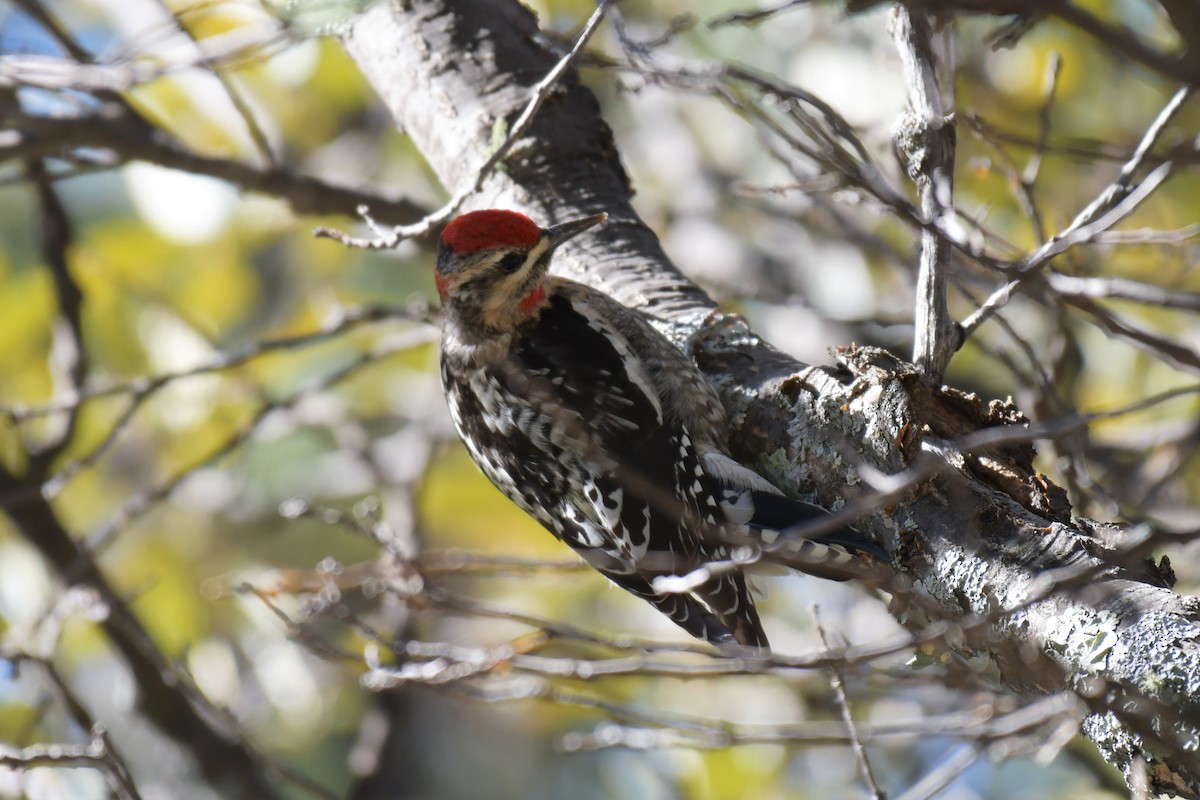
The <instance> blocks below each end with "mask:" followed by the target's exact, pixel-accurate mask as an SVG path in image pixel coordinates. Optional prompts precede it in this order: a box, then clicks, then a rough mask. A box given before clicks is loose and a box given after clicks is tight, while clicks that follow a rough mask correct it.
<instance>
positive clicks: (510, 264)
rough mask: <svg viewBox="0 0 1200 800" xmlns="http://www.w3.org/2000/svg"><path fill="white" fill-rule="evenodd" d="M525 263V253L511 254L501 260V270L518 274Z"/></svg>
mask: <svg viewBox="0 0 1200 800" xmlns="http://www.w3.org/2000/svg"><path fill="white" fill-rule="evenodd" d="M524 263H525V254H524V253H509V254H508V255H506V256H505V257H504V258H502V259H500V269H502V270H503V271H504V272H516V271H517V270H518V269H520V268H521V265H522V264H524Z"/></svg>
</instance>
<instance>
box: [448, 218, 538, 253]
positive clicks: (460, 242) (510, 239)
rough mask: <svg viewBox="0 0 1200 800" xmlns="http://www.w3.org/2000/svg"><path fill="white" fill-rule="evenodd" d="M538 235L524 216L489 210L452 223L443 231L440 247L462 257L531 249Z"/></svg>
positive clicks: (530, 221)
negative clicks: (484, 251)
mask: <svg viewBox="0 0 1200 800" xmlns="http://www.w3.org/2000/svg"><path fill="white" fill-rule="evenodd" d="M541 236H542V231H541V228H539V227H538V226H537V223H536V222H534V221H533V220H531V219H530V218H529V217H527V216H525V215H524V214H518V213H517V212H516V211H503V210H500V209H494V208H491V209H486V210H484V211H471V212H468V213H466V214H463V215H462V216H461V217H458V218H456V219H454V220H453V221H451V223H450V224H449V225H447V226H446V228H445V230H443V231H442V244H444V245H445V246H446V247H448V248H450V250H451V251H452V252H455V253H458V254H460V255H461V254H463V253H474V252H475V251H476V250H482V249H484V248H486V247H533V246H534V245H535V244H537V243H538V239H540V238H541Z"/></svg>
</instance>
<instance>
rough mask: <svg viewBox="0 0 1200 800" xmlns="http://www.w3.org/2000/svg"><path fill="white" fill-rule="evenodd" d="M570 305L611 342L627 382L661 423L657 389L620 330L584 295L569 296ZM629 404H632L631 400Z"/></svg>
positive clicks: (661, 412) (660, 408)
mask: <svg viewBox="0 0 1200 800" xmlns="http://www.w3.org/2000/svg"><path fill="white" fill-rule="evenodd" d="M571 306H572V307H573V308H574V309H575V310H576V311H577V312H579V315H580V316H582V317H583V318H584V319H586V320H587V323H588V327H590V328H591V329H592V330H594V331H596V332H597V333H600V334H602V335H603V336H604V337H605V338H606V339H608V341H609V342H610V343H611V344H612V347H613V349H614V350H616V351H617V353H618V354H619V355H620V359H621V363H622V364H623V365H624V367H625V376H626V377H627V378H628V379H629V382H630V383H631V384H633V385H634V386H636V387H637V388H638V389H639V390H640V391H641V393H642V394H643V395H645V397H646V400H647V401H648V402H649V403H650V405H651V406H652V407H653V408H654V414H655V419H656V420H657V422H658V423H659V424H660V425H661V424H662V423H663V409H662V402H661V400H660V399H659V396H658V389H657V388H656V387H655V385H654V381H652V380H651V379H650V376H649V375H648V374H647V373H646V371H645V370H644V369H643V362H642V360H641V359H640V358H637V357H635V356H634V354H633V347H632V346H631V345H630V344H629V340H628V339H627V338H625V335H624V334H623V333H621V332H620V331H618V330H616V329H615V328H613V327H612V326H610V325H609V324H608V323H607V322H606V321H605V320H604V319H603V318H602V317H600V316H598V315H597V314H596V313H595V312H594V311H593V309H592V307H591V304H590V303H589V302H588V301H587V298H584V297H573V298H571ZM627 402H629V405H633V402H632V401H627Z"/></svg>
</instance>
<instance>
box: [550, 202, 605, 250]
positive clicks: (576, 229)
mask: <svg viewBox="0 0 1200 800" xmlns="http://www.w3.org/2000/svg"><path fill="white" fill-rule="evenodd" d="M606 219H608V214H605V213H604V212H603V211H602V212H600V213H599V214H593V215H592V216H590V217H582V218H581V219H573V220H571V221H570V222H560V223H558V224H557V225H551V226H550V227H549V228H545V229H543V231H542V235H543V236H545V237H546V239H547V240H549V242H550V249H551V250H553V249H554V248H556V247H558V246H559V245H560V244H562V243H563V242H565V241H566V240H567V239H570V238H572V237H574V236H577V235H578V234H581V233H583V232H584V231H586V230H587V229H588V228H590V227H592V226H593V225H599V224H600V223H601V222H604V220H606Z"/></svg>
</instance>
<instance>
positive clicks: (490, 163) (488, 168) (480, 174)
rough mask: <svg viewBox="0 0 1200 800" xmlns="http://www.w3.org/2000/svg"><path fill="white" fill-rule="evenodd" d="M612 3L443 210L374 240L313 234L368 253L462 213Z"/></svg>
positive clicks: (605, 3)
mask: <svg viewBox="0 0 1200 800" xmlns="http://www.w3.org/2000/svg"><path fill="white" fill-rule="evenodd" d="M612 4H613V0H600V3H599V4H597V6H596V10H595V11H593V12H592V15H591V17H589V18H588V21H587V23H586V24H585V25H584V26H583V30H582V31H581V32H580V34H579V38H578V39H576V41H575V46H574V47H572V48H571V49H570V51H568V53H567V54H566V55H565V56H563V57H562V58H561V59H559V61H558V63H557V64H555V65H554V67H553V69H551V70H550V71H549V72H548V73H546V77H544V78H542V79H541V80H540V81H538V82H537V84H535V85H534V87H533V89H532V90H531V91H530V97H529V102H528V103H526V104H525V108H524V109H523V110H522V111H521V114H520V116H518V117H517V119H516V121H515V122H513V124H512V127H511V128H510V129H509V131H508V135H507V136H505V137H504V141H503V142H501V143H500V146H499V147H497V148H496V150H495V151H493V152H492V154H491V156H489V157H488V159H487V161H485V162H484V163H483V165H482V166H481V167H480V168H479V170H478V171H477V172H476V173H475V180H474V181H472V182H471V183H470V184H469V185H467V186H465V187H463V188H462V189H460V190H459V191H458V192H457V193H456V194H455V195H454V196H453V197H452V198H450V200H449V202H447V203H446V204H445V205H444V206H442V207H441V208H439V209H438V210H437V211H434V212H433V213H431V214H428V215H426V216H425V217H424V218H422V219H420V220H418V221H417V222H415V223H413V224H412V225H397V226H396V227H394V228H392V230H391V231H390V232H389V233H383V232H382V231H376V236H375V237H374V238H370V239H365V238H363V239H360V238H354V237H352V236H349V235H348V234H346V233H343V232H342V231H339V230H336V229H334V228H325V227H320V228H316V229H314V230H313V235H314V236H316V237H317V238H319V239H321V238H324V239H333V240H334V241H337V242H341V243H342V244H344V245H346V246H347V247H355V248H361V249H365V250H390V249H391V248H393V247H395V246H396V245H398V244H399V243H400V242H401V241H403V240H405V239H408V238H411V237H414V236H424V235H425V234H427V233H429V232H430V231H431V230H432V229H433V228H434V227H436V226H438V225H440V224H441V223H443V222H445V221H446V220H448V219H449V218H450V217H451V216H453V215H454V214H455V213H457V212H458V209H459V208H461V207H462V204H463V203H465V202H466V201H467V198H469V197H470V196H471V195H473V194H475V193H476V192H478V191H479V190H480V188H482V187H483V183H484V181H486V180H487V178H488V176H489V175H491V174H492V171H493V170H495V168H496V167H497V166H499V164H500V162H502V161H503V160H504V159H505V158H506V157H507V156H508V154H509V151H511V150H512V148H513V145H515V144H516V143H517V141H518V140H519V139H520V138H521V137H522V136H524V135H525V133H526V132H527V131H528V130H529V127H530V125H532V124H533V119H534V117H535V116H537V112H538V110H539V109H541V107H542V104H543V103H545V102H546V98H548V97H549V96H550V93H551V91H553V89H554V86H555V85H556V84H557V83H558V81H559V79H560V78H562V76H563V75H564V74H565V73H566V71H567V70H568V69H570V67H571V64H573V63H574V61H575V59H576V58H578V56H579V53H580V52H581V51H582V50H583V48H584V46H585V45H586V44H587V42H588V39H590V38H591V37H592V34H593V33H595V32H596V28H597V27H599V25H600V22H601V20H603V19H604V15H605V13H606V12H607V11H608V9H609V6H611V5H612ZM359 213H360V214H361V215H362V216H363V217H364V218H366V220H367V222H368V224H369V225H370V226H371V227H372V228H374V227H375V226H374V223H373V221H372V220H371V219H370V217H369V216H368V211H367V209H365V208H361V209H359Z"/></svg>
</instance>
